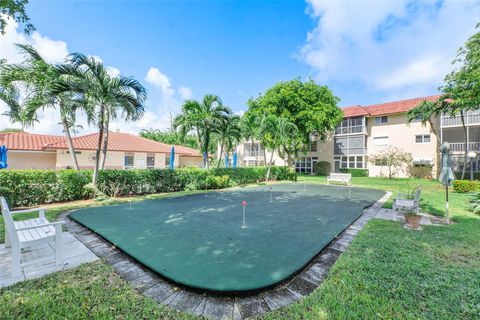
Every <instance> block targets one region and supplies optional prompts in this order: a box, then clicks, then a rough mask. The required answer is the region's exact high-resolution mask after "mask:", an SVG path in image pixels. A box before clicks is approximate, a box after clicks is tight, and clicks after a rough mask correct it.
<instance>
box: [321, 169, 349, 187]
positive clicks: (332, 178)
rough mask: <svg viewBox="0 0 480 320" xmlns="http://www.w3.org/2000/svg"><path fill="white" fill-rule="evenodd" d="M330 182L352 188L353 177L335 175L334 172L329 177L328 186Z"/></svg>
mask: <svg viewBox="0 0 480 320" xmlns="http://www.w3.org/2000/svg"><path fill="white" fill-rule="evenodd" d="M330 182H339V183H343V184H346V185H347V186H349V187H351V186H352V175H351V174H350V173H335V172H332V173H330V175H329V176H328V177H327V184H330Z"/></svg>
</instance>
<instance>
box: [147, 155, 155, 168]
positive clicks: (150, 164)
mask: <svg viewBox="0 0 480 320" xmlns="http://www.w3.org/2000/svg"><path fill="white" fill-rule="evenodd" d="M153 168H155V154H154V153H149V154H147V169H153Z"/></svg>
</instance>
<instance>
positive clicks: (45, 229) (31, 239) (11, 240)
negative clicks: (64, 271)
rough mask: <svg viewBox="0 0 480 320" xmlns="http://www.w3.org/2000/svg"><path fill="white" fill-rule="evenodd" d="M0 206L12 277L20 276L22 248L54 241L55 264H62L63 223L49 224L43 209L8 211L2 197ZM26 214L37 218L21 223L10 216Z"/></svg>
mask: <svg viewBox="0 0 480 320" xmlns="http://www.w3.org/2000/svg"><path fill="white" fill-rule="evenodd" d="M0 205H1V208H2V215H3V220H4V221H5V245H6V247H11V248H12V274H13V276H14V277H16V276H19V275H20V274H21V264H20V254H21V250H22V248H26V247H32V246H36V245H39V244H43V243H49V242H53V241H55V262H56V264H57V265H61V264H62V263H63V259H62V250H63V249H62V224H64V222H63V221H60V222H49V221H48V220H47V218H45V209H42V208H37V209H29V210H16V211H10V209H9V208H8V204H7V201H6V200H5V198H4V197H0ZM26 212H38V213H39V215H38V218H35V219H30V220H22V221H14V220H13V217H12V216H13V215H14V214H17V213H26Z"/></svg>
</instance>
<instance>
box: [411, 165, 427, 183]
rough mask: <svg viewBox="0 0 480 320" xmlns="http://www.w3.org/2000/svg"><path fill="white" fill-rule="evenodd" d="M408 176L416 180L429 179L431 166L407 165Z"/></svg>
mask: <svg viewBox="0 0 480 320" xmlns="http://www.w3.org/2000/svg"><path fill="white" fill-rule="evenodd" d="M407 171H408V175H409V176H410V177H411V178H418V179H431V178H432V166H415V165H412V164H411V165H409V166H408V167H407Z"/></svg>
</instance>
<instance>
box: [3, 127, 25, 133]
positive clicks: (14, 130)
mask: <svg viewBox="0 0 480 320" xmlns="http://www.w3.org/2000/svg"><path fill="white" fill-rule="evenodd" d="M10 132H25V131H24V130H23V129H18V128H5V129H2V130H0V133H10Z"/></svg>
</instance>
